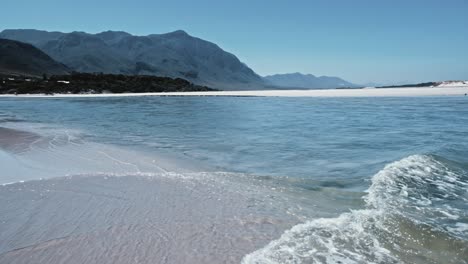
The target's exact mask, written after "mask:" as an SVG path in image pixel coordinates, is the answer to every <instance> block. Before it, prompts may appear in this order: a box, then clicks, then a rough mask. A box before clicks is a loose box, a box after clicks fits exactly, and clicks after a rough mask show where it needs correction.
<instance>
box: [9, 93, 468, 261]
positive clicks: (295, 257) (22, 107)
mask: <svg viewBox="0 0 468 264" xmlns="http://www.w3.org/2000/svg"><path fill="white" fill-rule="evenodd" d="M0 129H3V134H2V131H1V130H0V148H2V149H0V166H1V167H2V169H1V171H0V183H1V184H4V185H3V186H2V187H0V197H2V201H3V203H4V204H3V205H2V206H1V207H2V209H0V211H1V213H2V214H0V215H2V216H0V220H1V221H2V223H3V225H2V227H0V241H3V242H0V262H1V260H2V259H3V260H4V261H6V260H11V259H20V258H19V256H20V255H21V257H24V258H25V259H26V258H27V257H31V256H36V255H35V254H37V256H41V257H43V259H42V260H43V261H46V260H47V261H54V262H56V263H59V262H60V261H64V262H63V263H66V261H70V259H69V258H68V259H67V258H63V259H56V258H57V254H56V253H57V252H55V251H54V248H57V245H67V247H66V250H69V251H70V250H71V249H75V250H76V252H81V254H82V258H81V259H79V258H77V257H76V255H73V254H72V255H73V256H75V258H72V259H74V260H75V261H76V263H79V261H78V260H77V259H79V260H81V261H82V260H87V261H96V260H100V261H101V262H102V260H103V259H106V260H107V261H109V263H111V262H116V263H118V262H119V261H121V263H125V262H126V261H128V260H130V259H133V260H135V259H138V260H139V262H140V263H144V262H147V263H154V261H155V260H160V261H161V260H164V261H161V262H166V263H176V262H179V263H184V262H186V261H187V260H188V261H189V262H193V263H195V262H199V263H206V262H213V263H221V262H231V263H236V262H237V263H238V262H242V263H468V99H467V98H466V97H406V98H391V97H388V98H274V97H269V98H268V97H216V98H215V97H152V96H148V97H112V98H60V99H58V98H57V99H54V98H0ZM18 131H22V132H21V133H22V134H21V133H20V134H18V133H19V132H18ZM7 134H8V135H9V136H7ZM2 136H3V141H2V138H1V137H2ZM39 179H41V180H39ZM64 179H67V181H63V180H64ZM104 179H106V180H107V181H104ZM151 179H163V180H160V181H162V182H159V183H155V182H154V181H153V180H151ZM168 179H170V181H171V183H170V184H169V183H168V182H166V181H168ZM6 183H9V184H6ZM163 183H164V184H163ZM179 183H180V184H181V185H184V186H185V185H187V186H191V187H190V188H189V190H190V194H188V195H189V196H187V197H184V196H183V195H182V193H183V192H184V191H182V190H180V189H178V188H180V187H177V186H180V185H178V184H179ZM107 185H108V186H107ZM57 186H60V187H57ZM78 186H79V187H78ZM106 186H107V188H104V187H106ZM110 186H113V187H112V188H111V187H110ZM161 186H166V187H165V188H162V187H161ZM194 186H196V187H194ZM103 188H104V189H103ZM127 188H129V189H131V190H132V191H133V192H132V191H128V190H129V189H127ZM205 188H206V189H205ZM173 189H174V190H177V192H176V193H173V192H172V191H169V190H173ZM46 190H48V191H46ZM152 190H153V191H152ZM202 190H203V191H202ZM49 191H51V192H53V193H54V195H56V197H55V198H51V197H50V196H47V195H48V193H49ZM83 192H87V193H88V194H87V195H88V196H86V197H88V198H87V199H88V200H86V201H83V202H82V203H78V202H77V203H78V204H74V206H76V208H75V210H74V211H70V210H68V209H66V208H67V207H69V206H70V205H69V204H66V203H65V204H64V203H63V199H65V201H72V200H76V201H77V200H79V199H81V198H82V197H81V196H79V195H83ZM153 192H158V193H164V195H163V196H157V197H159V198H158V199H155V198H154V196H153V195H155V194H154V193H153ZM174 192H175V191H174ZM37 193H40V196H39V197H40V199H42V200H41V201H48V202H47V204H45V202H44V204H43V205H41V206H42V207H39V208H42V210H41V212H42V213H39V212H35V213H31V214H28V213H24V214H23V213H18V212H17V211H18V210H19V207H20V206H21V207H23V208H30V209H29V210H31V211H34V209H33V208H35V207H34V205H32V204H31V202H30V201H31V200H36V198H31V197H36V196H35V195H37ZM64 193H66V195H71V193H72V194H73V196H65V194H64ZM77 193H80V194H77ZM89 193H92V195H90V194H89ZM102 193H104V194H106V195H107V196H106V197H107V198H106V199H108V198H109V197H120V198H119V199H120V200H119V201H117V200H115V201H114V200H113V202H112V203H111V202H108V203H105V202H103V200H101V199H104V198H102V197H101V198H100V197H98V195H101V194H102ZM137 194H138V195H137ZM158 195H162V194H158ZM172 196H175V197H176V198H174V199H172V198H171V197H172ZM47 197H48V198H47ZM80 197H81V198H80ZM161 197H164V199H161ZM37 199H39V198H37ZM40 199H39V200H40ZM47 199H49V200H47ZM109 199H110V198H109ZM116 199H117V198H116ZM151 199H154V201H153V200H152V202H154V203H153V204H151V203H148V200H151ZM57 200H61V203H58V202H57ZM124 200H125V202H123V201H124ZM128 201H134V203H128ZM158 201H164V203H165V204H167V206H168V207H161V206H162V205H161V202H158ZM177 201H178V202H177ZM127 203H128V204H127ZM135 203H137V204H138V206H137V205H135ZM84 204H93V205H95V206H90V205H89V206H88V205H87V206H85V205H84ZM156 204H157V205H156ZM180 204H183V205H184V206H180ZM169 205H170V206H169ZM208 205H209V206H208ZM157 206H159V207H157ZM99 207H101V208H102V211H101V212H99V210H98V209H96V208H99ZM155 207H157V208H158V210H159V211H161V210H162V211H164V212H166V211H167V213H166V216H167V217H166V218H161V215H160V213H158V212H159V211H156V210H155V209H154V208H155ZM56 208H62V209H60V210H61V211H60V210H59V209H56ZM90 208H93V209H90ZM106 208H107V210H108V214H105V213H103V212H105V211H106ZM168 208H179V209H180V210H176V209H174V210H172V209H171V210H169V209H168ZM194 208H197V209H196V210H195V209H194ZM93 210H94V211H95V212H94V211H93ZM132 210H135V211H134V212H133V211H132ZM152 210H155V211H154V214H153V213H151V212H152ZM194 210H195V211H196V212H198V213H200V215H199V216H197V214H196V213H195V211H194ZM57 212H59V213H57ZM77 212H83V213H81V214H78V213H77ZM91 212H94V213H91ZM142 212H145V213H144V214H143V215H144V217H143V216H141V215H142ZM187 212H191V213H190V214H189V215H187ZM192 212H194V213H193V214H192ZM201 212H203V213H201ZM38 214H41V216H38ZM57 215H60V216H59V218H57ZM51 216H53V217H51ZM169 216H171V217H169ZM221 216H222V217H221ZM184 217H186V218H184ZM197 217H198V218H197ZM48 218H50V219H48ZM143 218H144V219H146V220H147V219H153V220H152V221H150V222H142V221H143V220H142V219H143ZM191 218H192V219H200V221H198V222H197V224H196V225H195V224H193V223H192V224H191V227H190V228H188V227H183V225H182V224H181V225H177V226H175V224H173V223H174V222H177V223H179V222H180V221H182V220H181V219H186V220H184V221H188V222H190V219H191ZM146 220H145V221H146ZM178 221H179V222H178ZM194 221H195V220H194ZM19 222H21V223H23V224H18V223H19ZM149 223H151V224H149ZM171 223H172V224H171ZM124 224H125V226H130V227H135V226H138V228H133V229H132V228H128V229H126V231H125V232H126V233H127V234H128V233H130V234H132V235H128V236H127V237H123V236H122V234H123V233H121V231H120V229H118V231H114V229H112V228H114V227H116V226H119V227H121V226H124ZM28 225H37V226H39V227H38V228H30V227H28ZM60 225H63V227H62V228H61V229H60V228H59V229H58V230H54V228H56V226H60ZM160 226H164V228H162V227H160ZM195 226H196V228H200V229H199V230H198V231H197V232H194V231H193V230H194V229H196V228H195ZM213 226H214V227H216V228H214V227H213ZM208 227H209V228H208ZM28 228H29V229H28ZM106 228H107V229H106ZM184 228H185V229H184ZM203 228H206V229H203ZM103 229H105V230H112V232H114V233H112V234H114V235H113V237H112V239H115V238H116V237H120V236H122V237H121V239H122V240H121V241H122V242H114V243H116V244H115V245H114V244H112V245H108V246H102V245H107V244H106V243H104V242H102V241H101V239H104V238H102V236H98V235H93V236H91V235H89V234H91V233H92V232H99V231H100V230H103ZM40 230H42V231H40ZM44 230H49V231H47V232H46V231H44ZM116 230H117V229H116ZM155 230H156V231H155ZM181 230H183V231H181ZM202 230H203V231H202ZM163 231H164V232H163ZM122 232H123V231H122ZM190 232H193V233H190ZM92 234H96V233H92ZM162 234H164V236H163V235H162ZM189 234H190V235H189ZM85 236H86V237H85ZM90 236H91V237H90ZM61 237H66V238H67V239H70V240H66V241H65V242H64V241H62V240H60V241H62V242H54V244H53V245H52V246H50V245H48V246H47V247H46V248H47V250H49V251H50V252H49V251H47V252H49V253H47V254H46V253H44V252H45V251H46V250H45V249H44V248H41V247H36V245H39V244H41V243H44V241H51V240H54V239H58V238H61ZM155 237H159V238H161V237H163V238H165V239H166V240H167V241H172V242H174V245H173V246H172V247H169V246H167V245H168V243H167V242H164V241H159V240H158V241H153V240H152V239H155ZM187 237H190V239H188V238H187ZM194 237H195V238H196V239H194ZM80 239H81V240H80ZM108 239H111V238H108ZM90 240H91V241H95V243H96V244H97V245H101V246H102V248H101V250H97V249H96V247H94V248H93V249H90V248H86V246H85V245H84V242H83V241H88V242H89V241H90ZM166 240H165V241H166ZM54 241H55V240H54ZM99 241H101V242H99ZM116 241H119V240H118V239H117V240H116ZM187 241H189V242H190V243H189V242H187ZM48 243H49V242H48ZM55 243H56V244H55ZM61 243H62V244H61ZM127 244H130V245H134V244H138V245H141V246H140V248H139V251H135V250H133V251H132V252H136V253H135V254H136V255H131V254H130V253H128V254H124V253H123V252H125V247H124V246H126V245H127ZM220 244H222V245H223V246H219V245H220ZM31 246H34V247H33V249H31V250H30V248H31ZM43 247H45V246H43ZM176 247H177V248H178V250H179V251H177V252H179V254H176V253H174V251H175V248H176ZM18 248H26V250H20V251H19V252H18V251H17V249H18ZM98 248H99V247H98ZM15 250H16V251H15ZM56 250H58V249H56ZM62 250H65V249H62ZM86 250H89V252H87V253H86V254H83V252H86ZM128 250H130V251H131V250H132V248H131V247H130V249H128ZM12 252H13V253H12ZM180 252H183V253H180ZM53 253H55V254H53ZM70 254H71V253H70ZM76 254H79V253H76ZM132 254H133V253H132ZM208 255H209V256H210V258H206V257H207V256H208ZM44 256H48V257H44ZM52 256H53V257H52ZM90 256H94V258H92V259H90ZM104 256H112V257H111V258H105V257H104ZM182 256H185V258H184V257H182ZM24 263H27V262H26V261H25V262H24Z"/></svg>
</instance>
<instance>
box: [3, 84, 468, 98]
mask: <svg viewBox="0 0 468 264" xmlns="http://www.w3.org/2000/svg"><path fill="white" fill-rule="evenodd" d="M467 94H468V86H460V87H443V88H437V87H417V88H375V89H327V90H261V91H203V92H156V93H102V94H53V95H50V94H18V95H15V94H1V95H0V97H3V98H5V97H27V98H71V97H129V96H132V97H133V96H225V97H418V96H465V95H467Z"/></svg>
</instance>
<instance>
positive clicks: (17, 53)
mask: <svg viewBox="0 0 468 264" xmlns="http://www.w3.org/2000/svg"><path fill="white" fill-rule="evenodd" d="M70 72H71V70H70V69H69V68H67V67H66V66H65V65H63V64H61V63H59V62H56V61H55V60H53V59H52V58H51V57H50V56H48V55H47V54H46V53H44V52H42V51H41V50H39V49H38V48H36V47H34V46H33V45H31V44H28V43H24V42H20V41H15V40H9V39H1V38H0V73H1V74H7V75H26V76H35V77H38V76H42V75H43V74H48V75H57V74H68V73H70Z"/></svg>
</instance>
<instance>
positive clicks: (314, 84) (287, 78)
mask: <svg viewBox="0 0 468 264" xmlns="http://www.w3.org/2000/svg"><path fill="white" fill-rule="evenodd" d="M264 79H265V80H266V81H267V82H268V83H270V84H272V85H275V86H278V87H285V88H305V89H307V88H308V89H311V88H322V89H330V88H340V87H357V85H356V84H352V83H350V82H347V81H345V80H343V79H341V78H338V77H329V76H320V77H316V76H314V75H312V74H302V73H299V72H296V73H287V74H275V75H269V76H265V77H264Z"/></svg>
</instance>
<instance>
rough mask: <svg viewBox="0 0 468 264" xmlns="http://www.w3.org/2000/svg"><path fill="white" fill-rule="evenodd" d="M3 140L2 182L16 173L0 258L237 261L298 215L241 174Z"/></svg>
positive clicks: (1, 205) (0, 192)
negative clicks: (171, 168) (174, 169)
mask: <svg viewBox="0 0 468 264" xmlns="http://www.w3.org/2000/svg"><path fill="white" fill-rule="evenodd" d="M41 138H42V140H43V141H44V142H47V144H44V145H43V146H35V147H33V148H31V147H30V146H31V144H32V143H33V142H35V141H37V140H39V139H41ZM0 139H1V142H3V143H2V144H1V145H0V148H1V149H0V154H1V155H0V165H1V166H2V168H3V169H2V171H1V173H0V174H1V175H0V180H1V181H2V182H1V183H7V182H10V181H15V182H16V183H9V184H3V185H0V201H1V202H0V223H1V225H0V263H20V264H21V263H67V264H69V263H239V262H240V261H241V259H242V257H243V256H244V255H246V254H248V253H250V252H252V251H254V250H256V249H258V248H262V247H263V246H265V245H266V244H267V243H268V242H269V241H271V240H273V239H275V238H277V237H279V236H280V235H281V234H282V233H283V232H284V231H285V230H287V229H289V228H291V227H292V226H293V225H295V224H297V223H298V222H299V221H300V219H299V218H298V217H296V216H293V215H291V214H289V213H288V212H287V210H278V206H281V204H282V203H281V199H279V198H277V197H276V198H274V199H273V198H272V195H274V192H272V190H271V188H270V187H268V186H263V185H259V184H253V183H252V182H249V181H240V180H239V177H238V176H239V175H234V176H233V175H229V174H228V173H216V172H188V171H187V170H183V171H180V172H169V171H167V170H164V169H161V168H162V166H163V165H164V164H159V162H160V161H158V164H157V166H156V165H154V166H151V165H152V164H153V161H154V160H152V159H151V158H148V157H146V159H147V160H148V161H146V160H145V158H142V157H141V156H138V155H136V154H135V153H133V152H127V151H125V150H117V149H114V148H111V147H108V148H107V149H103V145H99V144H96V145H92V144H88V143H76V142H74V141H70V140H69V139H66V138H62V136H60V135H57V136H55V137H52V138H49V137H42V136H40V135H36V134H34V133H30V132H25V131H20V130H15V129H10V128H1V129H0ZM51 142H52V143H51ZM18 146H25V148H27V150H25V151H24V152H17V150H18ZM28 146H29V147H28ZM10 149H12V150H14V151H10ZM119 151H120V152H119ZM103 153H104V154H103ZM110 155H112V156H110ZM83 157H86V160H85V159H84V158H83ZM171 166H172V165H171ZM173 166H174V167H176V165H173ZM158 168H159V169H158ZM80 170H82V171H80ZM92 171H95V172H99V173H92ZM77 174H79V175H77ZM65 175H69V176H65ZM117 175H118V176H117ZM43 176H46V178H45V179H41V180H39V178H42V177H43ZM22 181H24V182H22ZM273 201H274V202H273ZM284 204H286V202H284ZM288 208H290V206H288Z"/></svg>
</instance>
